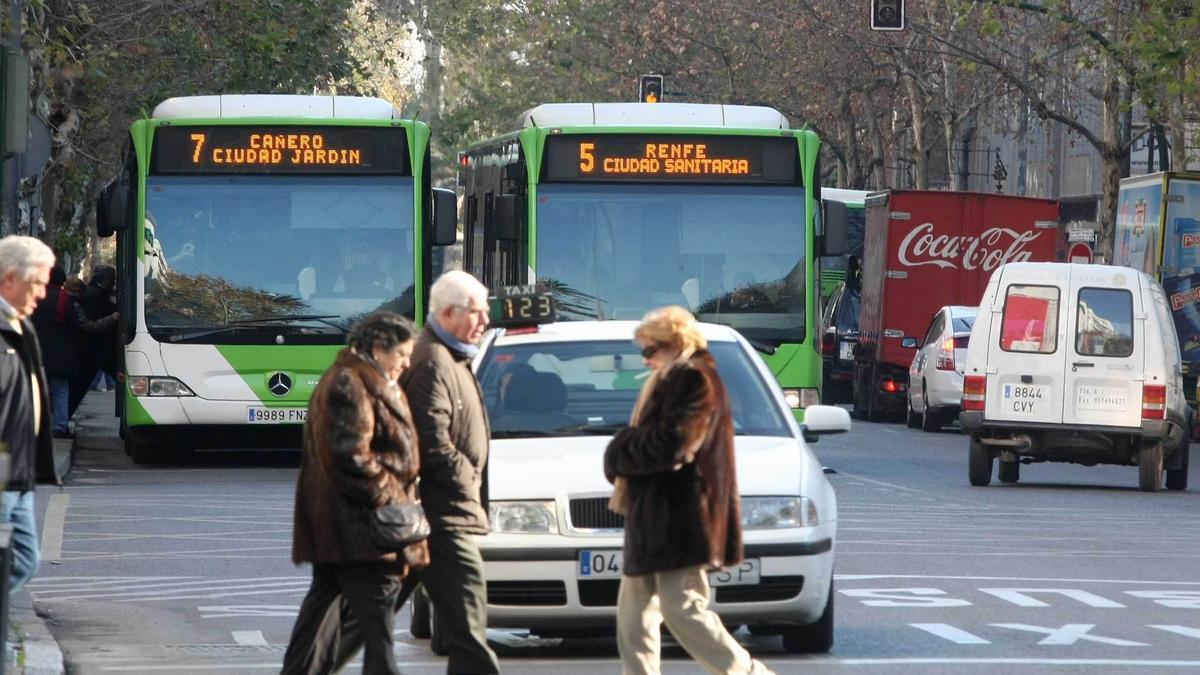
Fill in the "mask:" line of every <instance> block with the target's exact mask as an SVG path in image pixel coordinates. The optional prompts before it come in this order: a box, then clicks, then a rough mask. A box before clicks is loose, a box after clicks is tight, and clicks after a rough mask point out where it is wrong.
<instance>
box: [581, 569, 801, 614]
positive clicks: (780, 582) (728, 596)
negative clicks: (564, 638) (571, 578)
mask: <svg viewBox="0 0 1200 675" xmlns="http://www.w3.org/2000/svg"><path fill="white" fill-rule="evenodd" d="M578 584H579V604H581V605H583V606H584V607H616V606H617V590H618V589H619V588H620V586H621V580H620V579H602V580H592V581H583V580H580V581H579V582H578ZM802 590H804V577H803V576H799V575H797V576H779V577H763V578H762V580H761V581H759V583H757V584H752V585H747V586H718V587H717V588H714V589H712V595H713V599H714V600H716V601H717V602H718V603H721V604H725V603H731V602H772V601H779V600H791V599H792V598H794V597H796V596H798V595H800V591H802Z"/></svg>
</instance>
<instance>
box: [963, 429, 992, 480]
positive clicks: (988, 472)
mask: <svg viewBox="0 0 1200 675" xmlns="http://www.w3.org/2000/svg"><path fill="white" fill-rule="evenodd" d="M967 478H968V479H969V480H970V481H971V485H974V486H976V487H983V486H985V485H989V484H990V483H991V482H992V453H991V452H989V451H988V449H987V447H986V446H984V444H983V443H981V442H979V436H978V435H977V434H971V450H970V452H969V453H968V456H967Z"/></svg>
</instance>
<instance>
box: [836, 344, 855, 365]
mask: <svg viewBox="0 0 1200 675" xmlns="http://www.w3.org/2000/svg"><path fill="white" fill-rule="evenodd" d="M838 358H839V359H841V360H843V361H852V360H854V343H853V342H843V343H842V344H841V346H840V347H838Z"/></svg>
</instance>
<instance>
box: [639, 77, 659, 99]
mask: <svg viewBox="0 0 1200 675" xmlns="http://www.w3.org/2000/svg"><path fill="white" fill-rule="evenodd" d="M638 100H639V101H641V102H642V103H661V102H662V100H663V76H662V75H643V76H642V78H641V80H640V81H639V84H638Z"/></svg>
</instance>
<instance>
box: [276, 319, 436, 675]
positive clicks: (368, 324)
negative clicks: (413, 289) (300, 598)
mask: <svg viewBox="0 0 1200 675" xmlns="http://www.w3.org/2000/svg"><path fill="white" fill-rule="evenodd" d="M414 337H415V331H414V329H413V326H412V324H411V323H410V322H409V321H408V320H407V319H405V318H404V317H402V316H400V315H399V314H394V313H392V312H376V313H375V314H372V315H370V316H368V317H367V318H365V319H363V320H362V321H361V322H360V323H359V324H358V325H356V326H355V327H354V329H353V330H352V331H351V333H350V339H349V343H350V344H349V346H348V347H347V348H346V349H343V350H342V351H341V352H339V353H338V356H337V359H336V360H335V361H334V363H333V365H332V366H331V367H330V368H329V370H328V371H326V373H325V374H324V375H322V376H321V381H320V382H319V383H318V384H317V387H316V389H315V390H314V391H313V395H312V399H311V401H310V402H309V406H308V409H309V414H308V421H307V423H306V424H305V426H304V454H303V458H302V460H301V463H300V476H299V480H298V484H297V486H296V509H295V517H294V527H293V540H292V560H293V561H294V562H296V563H297V564H299V563H302V562H308V563H312V566H313V581H312V586H311V587H310V588H309V590H308V595H307V596H305V598H304V602H303V604H301V606H300V615H299V616H298V617H296V625H295V628H294V629H293V630H292V637H291V641H290V642H289V644H288V649H287V653H286V654H285V655H284V660H283V672H284V673H327V672H331V671H332V670H333V669H334V664H335V663H339V662H345V661H347V660H348V657H347V658H342V657H344V656H346V655H339V654H337V653H336V651H337V649H336V645H337V644H338V643H339V640H341V641H342V642H343V643H345V642H351V643H354V644H358V643H363V644H365V650H366V651H365V655H364V657H363V672H364V673H398V672H399V670H397V666H396V660H395V656H394V655H393V654H392V647H393V639H392V627H393V623H394V616H395V610H396V607H395V606H394V605H395V601H396V598H397V594H398V593H399V591H400V584H401V580H402V579H403V578H404V576H405V575H406V574H407V573H408V571H409V567H410V566H412V567H424V566H425V565H427V564H428V563H429V552H428V548H427V547H426V544H425V542H419V543H416V544H410V545H409V546H407V547H406V548H405V549H404V550H403V551H402V552H399V553H397V552H394V551H385V550H382V549H380V548H377V547H376V546H375V545H374V544H373V543H372V540H371V536H370V521H369V519H370V516H371V512H372V510H373V509H375V508H376V507H378V506H383V505H385V504H398V503H403V502H411V501H415V500H416V499H417V496H416V495H417V490H416V479H417V473H418V469H419V454H418V452H417V436H416V433H415V432H414V430H413V422H412V415H411V413H410V412H409V409H408V401H407V399H405V397H404V392H403V391H402V390H401V389H400V386H399V384H398V379H399V377H400V374H401V373H402V372H404V370H405V369H406V368H407V367H408V364H409V358H410V357H411V355H412V350H413V343H414ZM335 604H336V605H337V606H338V609H334V607H333V606H334V605H335ZM355 632H357V633H359V634H360V639H358V640H354V639H349V638H348V635H347V634H349V633H355Z"/></svg>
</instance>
